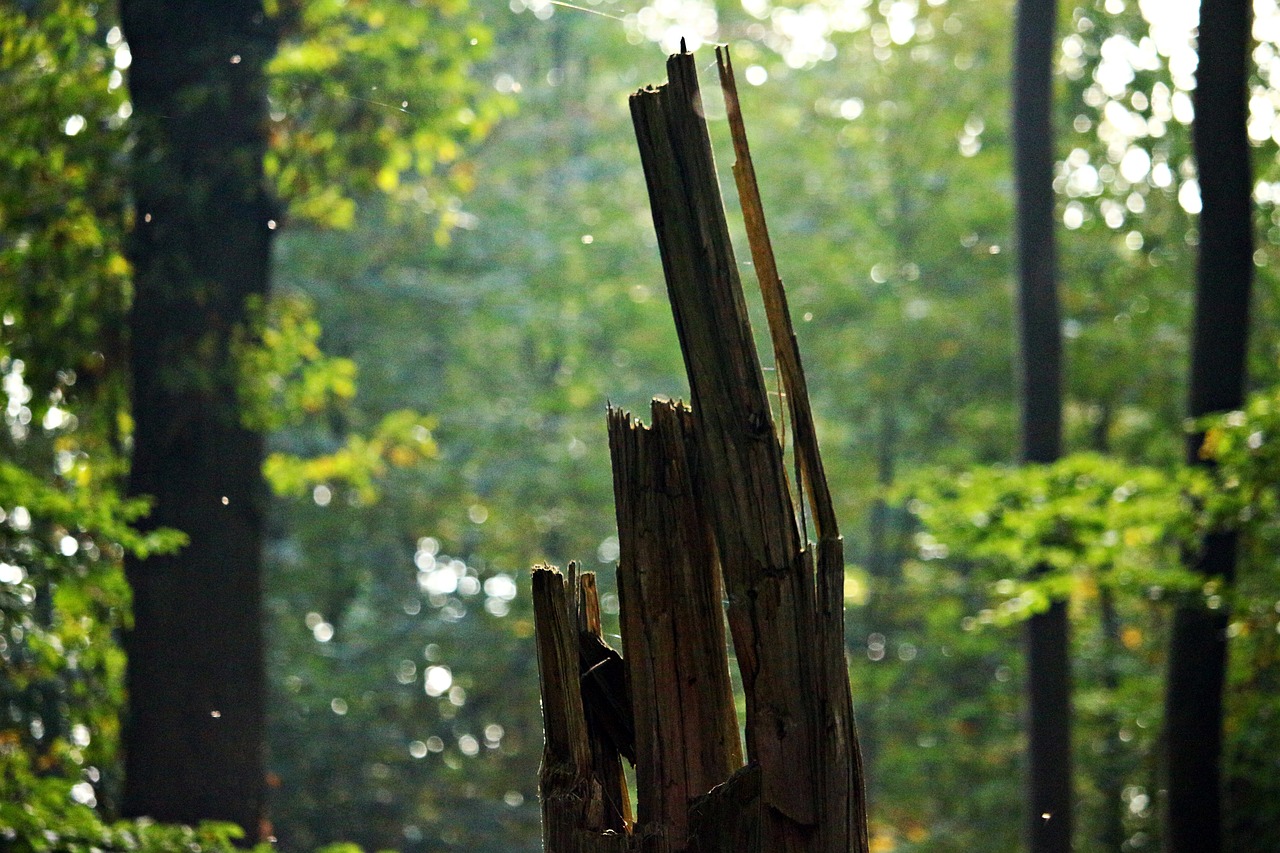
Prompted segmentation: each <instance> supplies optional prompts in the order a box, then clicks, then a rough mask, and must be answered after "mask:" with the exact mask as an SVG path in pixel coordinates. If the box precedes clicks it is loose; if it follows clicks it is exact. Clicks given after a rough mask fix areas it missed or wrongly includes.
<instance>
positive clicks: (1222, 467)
mask: <svg viewBox="0 0 1280 853" xmlns="http://www.w3.org/2000/svg"><path fill="white" fill-rule="evenodd" d="M1201 426H1203V427H1205V428H1206V433H1205V440H1204V444H1203V446H1202V448H1201V455H1202V456H1203V457H1204V458H1205V459H1206V460H1208V461H1211V462H1212V463H1213V464H1214V466H1215V468H1214V475H1215V479H1216V481H1217V486H1218V488H1217V490H1216V491H1215V493H1214V496H1213V500H1212V501H1211V502H1210V504H1209V508H1210V511H1211V512H1212V513H1214V514H1215V516H1216V518H1217V519H1218V521H1219V523H1220V524H1221V525H1223V526H1224V527H1226V528H1228V529H1234V530H1236V531H1238V533H1239V537H1240V546H1239V547H1240V550H1239V558H1240V563H1239V567H1238V569H1237V576H1236V579H1235V584H1234V589H1232V590H1230V593H1231V594H1230V595H1229V596H1226V597H1225V598H1226V601H1225V602H1224V604H1229V606H1230V608H1231V622H1230V624H1229V625H1228V628H1227V632H1228V635H1229V637H1230V638H1231V640H1230V655H1229V658H1228V660H1229V672H1228V678H1227V695H1226V706H1227V747H1226V764H1227V767H1226V774H1225V775H1226V786H1227V790H1228V797H1227V804H1228V806H1227V814H1228V823H1229V825H1230V827H1231V829H1232V831H1231V833H1230V836H1231V838H1232V839H1233V848H1232V849H1233V850H1234V851H1239V853H1245V851H1248V852H1249V853H1254V851H1257V853H1261V851H1263V850H1265V849H1267V848H1268V846H1269V845H1272V844H1273V843H1274V840H1275V839H1276V838H1280V781H1277V774H1276V772H1275V770H1276V756H1277V755H1280V734H1278V731H1280V726H1277V721H1278V720H1280V705H1278V704H1277V702H1276V698H1275V697H1276V696H1280V594H1278V592H1277V591H1278V590H1280V556H1278V555H1280V440H1278V437H1280V386H1277V387H1274V388H1271V389H1268V390H1265V391H1261V392H1258V393H1255V394H1252V395H1250V397H1249V398H1248V400H1247V401H1246V403H1245V407H1244V408H1243V409H1242V410H1240V411H1236V412H1228V413H1225V414H1221V415H1217V416H1214V417H1211V418H1208V419H1206V420H1205V422H1204V423H1203V424H1201Z"/></svg>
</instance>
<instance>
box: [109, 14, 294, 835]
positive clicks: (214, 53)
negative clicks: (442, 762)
mask: <svg viewBox="0 0 1280 853" xmlns="http://www.w3.org/2000/svg"><path fill="white" fill-rule="evenodd" d="M121 20H122V23H123V27H124V34H125V37H126V38H127V39H128V42H129V47H130V50H131V51H132V55H133V63H132V65H131V66H130V68H129V90H130V97H131V100H132V103H133V107H134V113H133V119H132V121H133V124H134V126H135V127H136V129H137V131H136V145H135V147H134V149H133V152H132V190H133V194H134V202H135V216H136V219H135V222H134V227H133V231H132V234H131V236H130V243H129V254H130V259H131V261H132V263H133V266H134V271H135V275H134V282H135V295H134V304H133V309H132V315H131V318H130V333H131V336H132V356H131V358H132V377H133V391H132V393H133V417H134V423H135V429H134V433H133V462H132V470H131V475H130V483H129V488H130V492H131V493H132V494H144V495H152V496H154V497H155V508H154V510H153V512H152V515H151V517H150V519H149V523H151V524H156V525H166V526H171V527H176V528H178V529H180V530H182V531H184V532H186V533H187V534H188V536H189V537H190V544H189V545H188V546H187V547H186V548H184V549H183V550H182V552H181V553H179V554H177V555H176V556H170V557H153V558H150V559H147V560H136V559H130V560H128V562H127V563H126V572H127V575H128V578H129V582H130V584H131V585H132V587H133V595H134V626H133V629H132V631H131V632H130V633H129V635H128V637H127V638H126V651H127V652H128V658H129V663H128V674H127V685H128V691H129V708H128V716H127V718H126V720H125V723H124V751H125V774H126V775H125V789H124V798H123V810H124V812H125V814H127V815H131V816H134V815H149V816H151V817H154V818H156V819H157V820H162V821H183V822H191V823H193V822H196V821H199V820H206V819H219V820H228V821H233V822H235V823H238V824H240V825H241V826H242V827H244V829H245V831H246V833H247V834H248V836H249V837H250V838H256V837H257V836H258V834H259V823H260V820H261V818H262V812H263V776H264V773H263V704H264V700H263V692H264V683H263V655H262V637H261V620H260V618H259V600H260V554H259V552H260V545H261V526H262V499H263V494H262V489H261V487H260V469H261V463H262V452H263V449H262V439H261V436H259V435H256V434H254V433H252V432H250V431H248V430H246V429H244V428H243V427H242V426H241V424H240V414H239V407H238V405H237V401H236V388H235V375H234V370H233V369H232V365H231V362H230V355H229V352H228V341H229V336H230V332H231V330H232V328H233V327H234V326H235V325H236V324H237V323H238V322H240V321H241V320H242V319H243V317H244V306H245V299H246V298H247V297H248V296H250V295H252V294H263V293H265V292H266V290H267V285H268V263H269V255H270V234H271V230H270V228H269V226H268V221H269V220H270V219H272V218H273V216H274V214H273V208H272V203H271V199H270V197H269V195H268V193H267V192H266V190H265V188H264V187H265V185H264V182H263V177H262V157H263V152H264V150H265V144H266V135H265V121H266V117H265V109H266V99H265V91H264V78H263V67H264V65H265V63H266V61H267V60H268V59H269V58H270V56H271V54H272V52H273V50H274V47H275V37H274V34H273V32H272V30H271V28H270V26H269V24H268V22H267V19H266V18H265V16H264V14H263V10H262V4H261V2H260V0H225V2H220V3H208V2H203V0H123V2H122V3H121Z"/></svg>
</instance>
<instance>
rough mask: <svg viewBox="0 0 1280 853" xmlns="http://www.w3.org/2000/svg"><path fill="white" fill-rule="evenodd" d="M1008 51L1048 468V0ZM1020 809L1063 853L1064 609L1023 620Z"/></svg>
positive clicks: (1035, 380) (1032, 341) (1051, 3)
mask: <svg viewBox="0 0 1280 853" xmlns="http://www.w3.org/2000/svg"><path fill="white" fill-rule="evenodd" d="M1016 18H1017V20H1016V28H1015V45H1014V73H1013V80H1014V89H1013V140H1014V179H1015V183H1016V185H1017V235H1018V321H1019V330H1020V333H1021V364H1020V368H1021V369H1020V374H1021V376H1020V378H1021V387H1022V394H1021V399H1022V460H1023V461H1024V462H1031V463H1044V462H1052V461H1054V460H1055V459H1057V458H1058V455H1059V454H1060V452H1061V442H1062V333H1061V328H1060V326H1061V324H1060V320H1059V313H1058V282H1057V278H1058V265H1057V246H1056V241H1055V239H1054V229H1055V226H1056V219H1055V216H1054V194H1053V123H1052V106H1053V74H1052V72H1053V58H1054V48H1055V44H1054V25H1055V23H1056V19H1057V3H1056V2H1055V0H1019V2H1018V5H1017V12H1016ZM1024 634H1025V642H1026V656H1027V717H1028V770H1027V772H1028V790H1027V796H1028V802H1027V806H1026V807H1027V812H1026V827H1027V834H1028V839H1029V842H1030V848H1031V851H1032V853H1069V851H1070V849H1071V822H1072V814H1071V812H1072V808H1071V805H1072V803H1071V801H1072V790H1071V788H1072V782H1071V661H1070V656H1069V653H1068V648H1069V630H1068V624H1067V608H1066V603H1065V602H1062V601H1056V602H1054V603H1053V604H1052V605H1051V606H1050V607H1049V609H1048V610H1047V611H1045V612H1044V613H1039V614H1036V615H1035V616H1032V617H1031V618H1030V619H1029V620H1027V623H1026V626H1025V628H1024Z"/></svg>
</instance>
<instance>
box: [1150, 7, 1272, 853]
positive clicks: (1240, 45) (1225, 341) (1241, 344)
mask: <svg viewBox="0 0 1280 853" xmlns="http://www.w3.org/2000/svg"><path fill="white" fill-rule="evenodd" d="M1251 11H1252V7H1251V5H1250V3H1249V0H1203V2H1202V3H1201V4H1200V42H1199V44H1200V65H1199V69H1198V71H1197V73H1196V91H1195V116H1196V117H1195V123H1194V125H1193V126H1192V141H1193V143H1194V145H1195V151H1196V159H1197V162H1198V166H1199V173H1200V198H1201V201H1202V204H1203V207H1202V209H1201V213H1200V261H1199V265H1198V268H1197V272H1196V298H1195V320H1194V325H1193V330H1192V340H1191V383H1190V394H1189V399H1188V406H1187V409H1188V414H1190V415H1191V417H1193V418H1198V417H1201V416H1203V415H1206V414H1209V413H1210V412H1221V411H1227V410H1231V409H1237V408H1239V407H1240V406H1241V405H1242V404H1243V402H1244V389H1245V355H1246V345H1247V343H1248V330H1249V298H1250V297H1249V292H1250V289H1251V286H1252V283H1253V218H1252V206H1251V195H1252V192H1253V186H1252V185H1253V177H1252V168H1251V164H1250V151H1249V139H1248V135H1247V132H1246V129H1245V128H1246V122H1247V119H1248V108H1247V106H1246V99H1247V97H1248V94H1247V87H1248V67H1249V66H1248V63H1249V46H1250V27H1251V23H1252V15H1251ZM1202 438H1203V436H1202V435H1193V436H1192V437H1191V439H1190V441H1189V443H1188V445H1187V460H1188V462H1190V464H1192V465H1197V464H1204V460H1203V459H1201V458H1200V444H1201V440H1202ZM1235 561H1236V541H1235V536H1234V534H1214V535H1211V536H1209V537H1208V539H1207V540H1206V542H1205V544H1204V547H1203V549H1202V551H1201V553H1200V554H1199V555H1197V557H1196V559H1195V562H1194V568H1195V569H1196V570H1197V571H1199V572H1201V573H1203V574H1204V575H1205V577H1206V578H1209V579H1214V578H1216V579H1221V580H1222V581H1224V582H1228V583H1229V582H1230V581H1231V579H1232V577H1233V575H1234V573H1235ZM1226 627H1227V613H1226V611H1224V610H1208V609H1204V608H1200V607H1191V606H1186V607H1181V608H1179V609H1178V611H1177V612H1176V613H1175V614H1174V621H1173V634H1172V637H1171V639H1170V645H1169V678H1168V682H1167V685H1166V693H1165V746H1166V749H1167V754H1166V772H1167V774H1168V778H1167V782H1168V792H1169V795H1168V802H1167V807H1166V810H1165V845H1166V849H1167V850H1169V851H1171V853H1182V851H1188V853H1190V851H1196V853H1216V852H1217V851H1220V850H1222V849H1223V835H1222V774H1221V756H1222V687H1223V682H1224V680H1225V677H1226V665H1227V644H1226Z"/></svg>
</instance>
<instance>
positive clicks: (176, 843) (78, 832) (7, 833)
mask: <svg viewBox="0 0 1280 853" xmlns="http://www.w3.org/2000/svg"><path fill="white" fill-rule="evenodd" d="M0 756H2V757H3V760H2V761H0V774H2V776H0V789H3V791H4V793H5V796H4V797H3V798H0V846H3V847H4V849H5V850H6V851H12V853H95V851H101V853H117V851H119V853H125V851H130V852H131V853H233V851H240V850H243V849H244V848H243V847H240V846H237V843H236V842H237V841H238V840H239V839H241V838H242V837H243V832H242V830H241V829H240V827H238V826H234V825H232V824H226V823H203V824H201V825H200V826H199V827H189V826H171V825H167V824H157V823H155V822H153V821H149V820H136V821H118V822H116V823H108V822H107V821H105V820H104V819H103V817H102V815H101V814H100V813H99V812H98V811H96V810H95V809H94V808H93V807H92V806H93V804H94V803H95V797H94V794H93V787H92V786H91V785H90V784H89V783H88V782H87V781H85V782H77V783H75V784H74V785H72V784H71V782H70V781H69V780H68V779H66V778H65V777H63V776H58V775H46V774H41V773H37V772H34V770H33V768H32V767H30V766H29V764H28V763H27V755H26V753H25V752H24V751H23V750H21V749H18V748H17V747H16V746H15V745H14V744H13V743H12V742H9V741H0ZM10 793H17V794H19V796H14V797H11V796H8V794H10ZM253 849H254V850H255V851H257V853H266V851H268V850H270V849H271V848H270V847H269V846H268V845H265V844H264V845H260V846H258V847H255V848H253Z"/></svg>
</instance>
